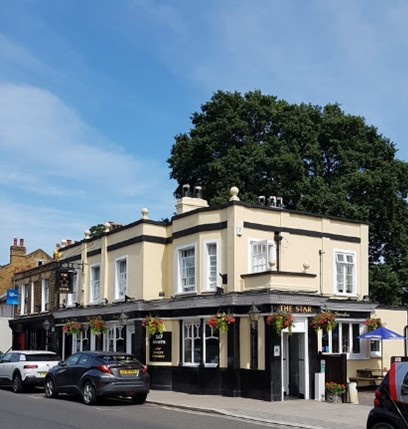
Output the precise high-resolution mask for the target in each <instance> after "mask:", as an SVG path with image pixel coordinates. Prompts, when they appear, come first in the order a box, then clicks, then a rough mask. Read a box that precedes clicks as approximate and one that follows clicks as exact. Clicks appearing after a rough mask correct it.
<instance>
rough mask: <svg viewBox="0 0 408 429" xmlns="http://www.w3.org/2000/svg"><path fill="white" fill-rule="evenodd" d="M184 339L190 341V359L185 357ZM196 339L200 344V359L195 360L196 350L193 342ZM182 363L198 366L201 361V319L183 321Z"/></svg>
mask: <svg viewBox="0 0 408 429" xmlns="http://www.w3.org/2000/svg"><path fill="white" fill-rule="evenodd" d="M186 340H188V341H191V350H190V356H189V358H191V359H186ZM196 340H197V341H198V342H199V344H200V359H199V360H198V361H196V360H195V357H196V356H197V355H196V353H195V352H196V350H195V347H194V344H195V342H196ZM182 341H183V365H184V366H198V365H200V363H201V353H202V350H201V320H199V319H194V320H185V321H183V338H182Z"/></svg>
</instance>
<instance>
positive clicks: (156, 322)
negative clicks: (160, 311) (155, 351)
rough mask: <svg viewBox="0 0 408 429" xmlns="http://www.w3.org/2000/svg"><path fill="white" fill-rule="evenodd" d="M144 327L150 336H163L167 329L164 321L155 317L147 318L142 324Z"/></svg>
mask: <svg viewBox="0 0 408 429" xmlns="http://www.w3.org/2000/svg"><path fill="white" fill-rule="evenodd" d="M142 326H143V327H144V328H146V329H147V332H148V333H149V336H152V335H155V334H162V333H163V332H164V330H165V329H166V327H165V326H164V322H163V320H162V319H160V318H159V317H153V316H146V317H145V318H144V320H143V322H142Z"/></svg>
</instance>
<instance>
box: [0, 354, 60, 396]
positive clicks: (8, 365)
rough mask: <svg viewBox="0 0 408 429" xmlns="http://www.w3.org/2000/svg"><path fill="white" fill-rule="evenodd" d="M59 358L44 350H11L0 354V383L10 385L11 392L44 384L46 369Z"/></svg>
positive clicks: (18, 391) (53, 364)
mask: <svg viewBox="0 0 408 429" xmlns="http://www.w3.org/2000/svg"><path fill="white" fill-rule="evenodd" d="M60 360H61V358H60V357H59V356H58V355H57V354H56V353H54V352H50V351H44V350H11V351H9V352H7V353H6V354H4V355H2V356H0V385H1V386H11V387H12V388H13V392H15V393H20V392H22V391H24V390H26V389H29V388H34V387H36V386H43V385H44V378H45V375H46V374H47V372H48V370H49V369H50V368H52V367H53V366H55V365H57V363H58V362H59V361H60Z"/></svg>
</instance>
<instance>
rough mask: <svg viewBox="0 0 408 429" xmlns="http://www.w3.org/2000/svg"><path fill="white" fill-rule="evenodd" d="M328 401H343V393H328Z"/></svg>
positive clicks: (333, 402)
mask: <svg viewBox="0 0 408 429" xmlns="http://www.w3.org/2000/svg"><path fill="white" fill-rule="evenodd" d="M326 401H327V402H331V403H332V404H341V403H342V402H343V401H342V399H341V395H338V394H336V393H327V394H326Z"/></svg>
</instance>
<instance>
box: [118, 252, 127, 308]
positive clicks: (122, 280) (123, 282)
mask: <svg viewBox="0 0 408 429" xmlns="http://www.w3.org/2000/svg"><path fill="white" fill-rule="evenodd" d="M123 262H124V263H125V272H124V273H123V272H120V267H121V264H122V263H123ZM127 293H128V258H127V256H125V257H120V258H117V259H115V300H116V301H124V300H125V296H126V295H127Z"/></svg>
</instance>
